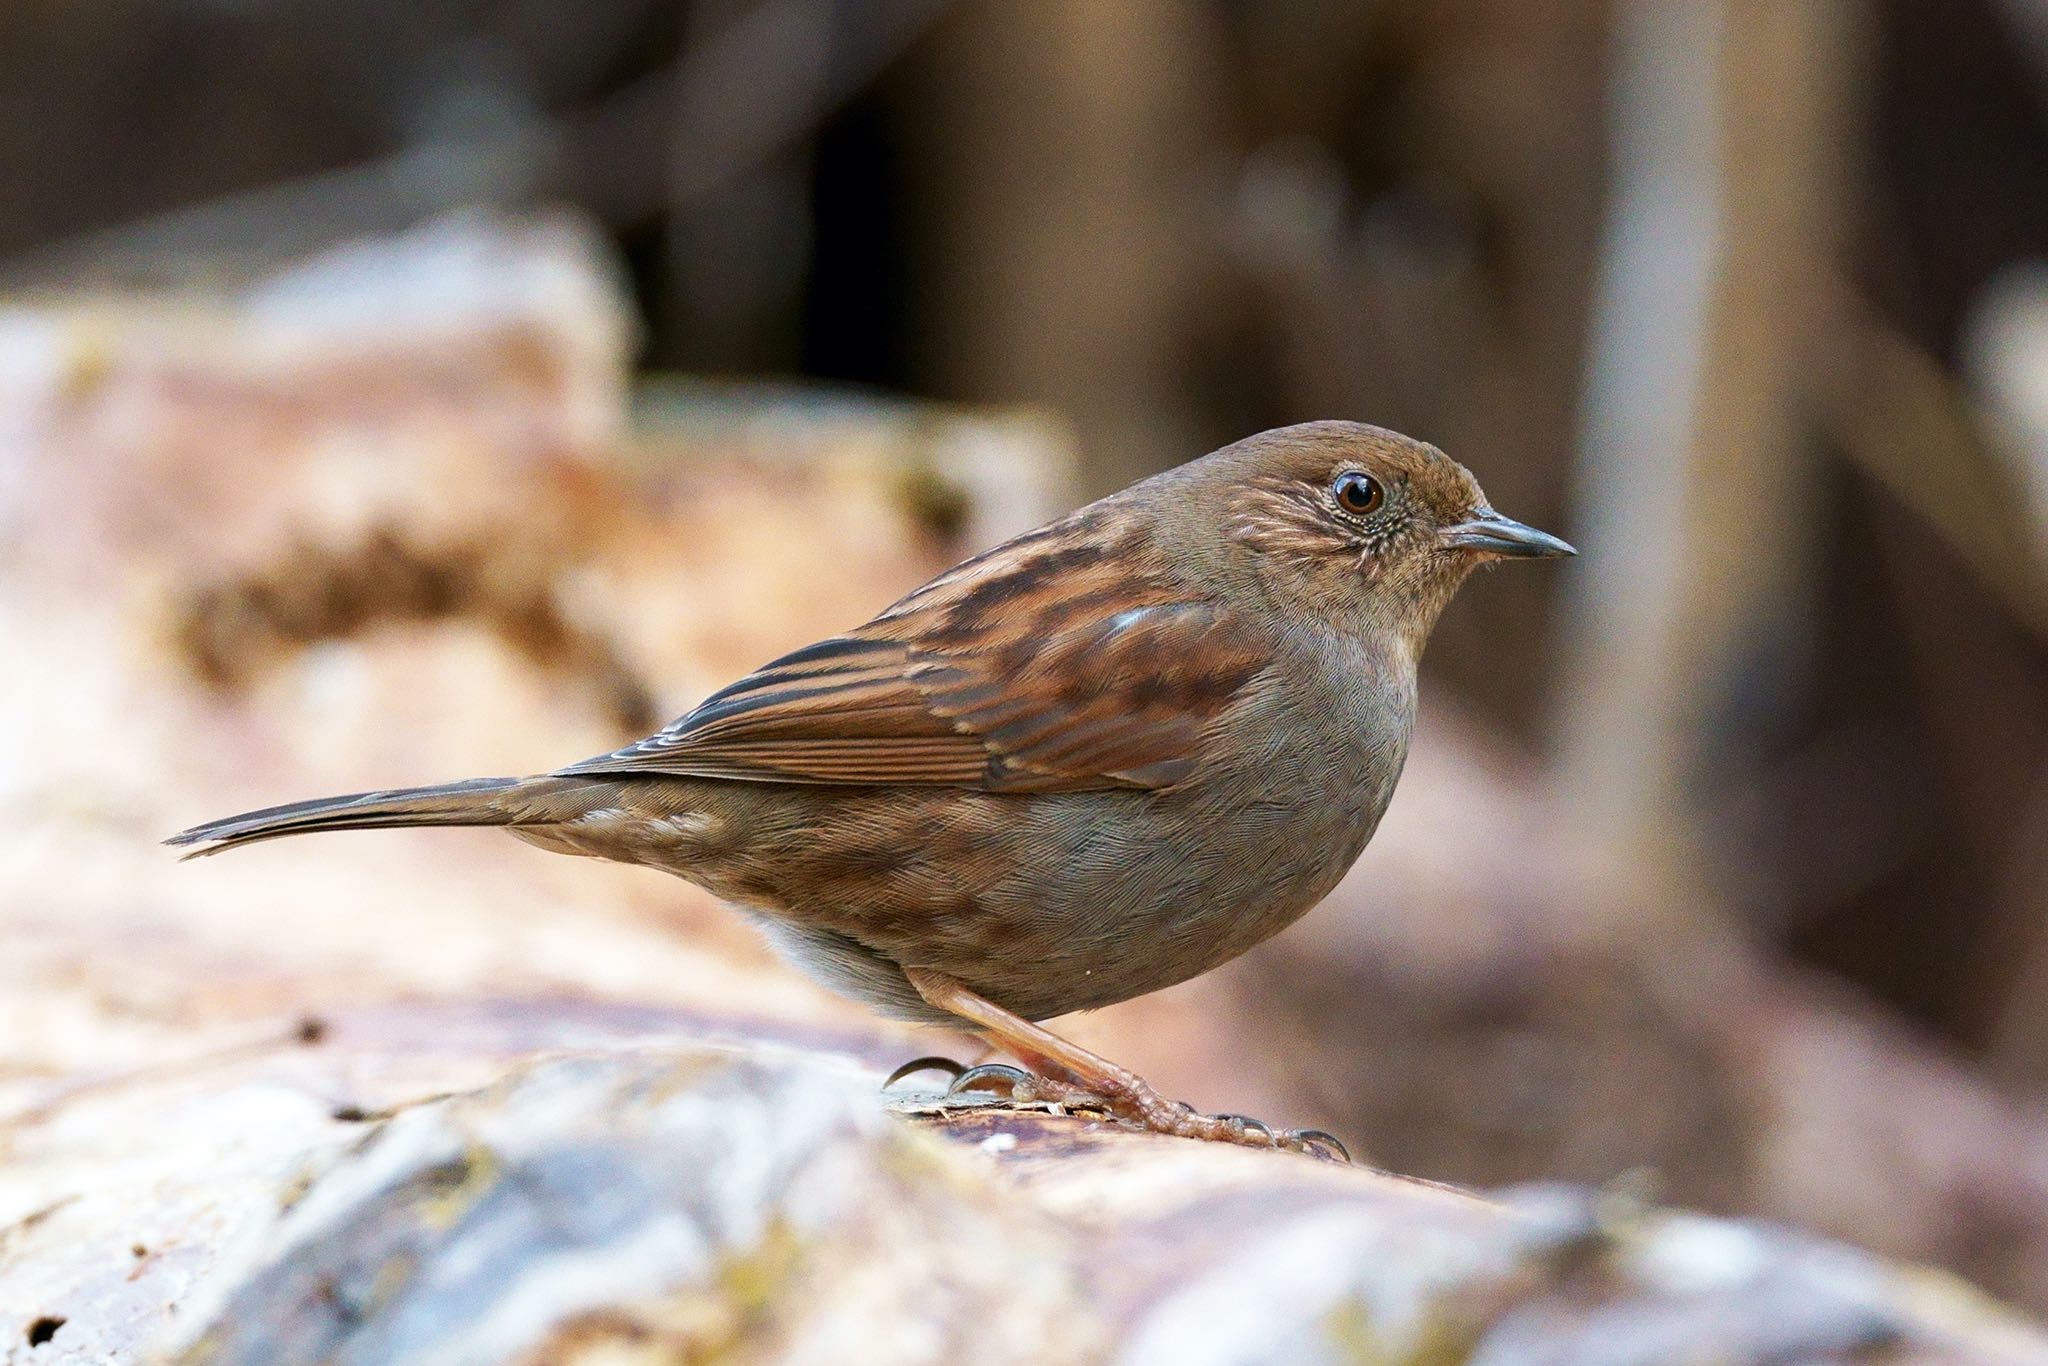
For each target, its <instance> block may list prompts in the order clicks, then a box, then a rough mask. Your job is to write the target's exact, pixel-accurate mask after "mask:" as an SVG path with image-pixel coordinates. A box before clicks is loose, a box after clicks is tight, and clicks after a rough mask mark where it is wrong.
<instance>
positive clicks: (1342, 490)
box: [1330, 470, 1387, 517]
mask: <svg viewBox="0 0 2048 1366" xmlns="http://www.w3.org/2000/svg"><path fill="white" fill-rule="evenodd" d="M1330 492H1331V494H1332V495H1333V496H1335V498H1336V499H1337V506H1338V507H1340V508H1343V509H1344V510H1345V511H1346V512H1348V513H1350V514H1351V515H1352V516H1354V517H1363V516H1365V515H1366V514H1367V513H1369V512H1378V511H1379V508H1380V504H1381V503H1384V502H1385V501H1387V491H1386V490H1385V489H1383V488H1381V487H1380V481H1379V480H1377V479H1375V478H1373V477H1372V476H1371V475H1369V474H1361V473H1359V472H1358V471H1357V470H1346V471H1344V473H1342V474H1340V475H1338V476H1337V482H1336V483H1334V484H1332V485H1331V486H1330Z"/></svg>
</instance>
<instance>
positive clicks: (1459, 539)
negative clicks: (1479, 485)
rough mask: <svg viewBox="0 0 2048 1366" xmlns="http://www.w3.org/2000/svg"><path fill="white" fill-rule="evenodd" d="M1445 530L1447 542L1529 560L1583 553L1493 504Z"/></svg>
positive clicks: (1444, 537) (1463, 547) (1465, 548)
mask: <svg viewBox="0 0 2048 1366" xmlns="http://www.w3.org/2000/svg"><path fill="white" fill-rule="evenodd" d="M1441 534H1442V536H1443V542H1444V544H1445V545H1453V546H1457V547H1459V548H1460V549H1462V550H1476V551H1478V552H1480V553H1481V554H1484V555H1501V556H1506V557H1510V558H1514V559H1524V560H1529V559H1548V558H1549V557H1551V556H1553V555H1576V554H1578V553H1579V552H1578V551H1576V550H1574V549H1572V548H1571V546H1570V545H1568V544H1566V543H1565V542H1564V541H1561V540H1559V539H1558V538H1557V537H1555V536H1553V535H1551V534H1550V533H1549V532H1547V531H1538V530H1537V529H1536V528H1535V527H1533V526H1528V525H1525V524H1524V523H1521V522H1518V521H1516V520H1515V519H1514V518H1512V517H1503V516H1501V515H1500V514H1499V513H1498V512H1495V511H1494V510H1493V509H1492V508H1481V509H1480V510H1479V511H1478V512H1476V513H1474V514H1473V515H1472V517H1471V519H1470V520H1469V521H1464V522H1459V523H1458V524H1457V525H1456V526H1447V527H1445V528H1444V529H1443V532H1442V533H1441Z"/></svg>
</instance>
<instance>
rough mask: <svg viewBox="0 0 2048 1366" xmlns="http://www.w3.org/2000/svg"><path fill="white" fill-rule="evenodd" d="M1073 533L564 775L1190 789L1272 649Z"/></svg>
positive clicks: (755, 678)
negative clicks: (1209, 746)
mask: <svg viewBox="0 0 2048 1366" xmlns="http://www.w3.org/2000/svg"><path fill="white" fill-rule="evenodd" d="M1070 526H1071V529H1072V532H1073V533H1074V534H1070V535H1067V536H1060V535H1057V534H1055V533H1057V532H1058V531H1060V530H1061V528H1052V529H1048V531H1047V532H1043V533H1038V534H1037V535H1035V536H1033V537H1026V538H1024V539H1022V540H1020V541H1018V542H1013V543H1011V544H1010V545H1008V546H1004V547H1000V548H998V549H997V550H996V551H992V552H990V553H989V554H988V555H985V556H982V557H980V558H979V559H977V560H973V561H969V562H968V563H967V564H965V565H962V566H961V567H959V568H957V569H955V570H952V571H950V572H949V573H948V574H946V575H944V576H942V577H940V578H939V579H936V580H934V581H933V582H932V583H930V584H928V585H926V586H925V587H924V588H921V589H919V590H918V591H917V592H915V593H913V594H911V595H910V596H909V597H907V598H905V599H904V600H903V601H902V602H900V603H898V604H897V605H896V606H895V607H892V608H891V609H890V610H889V611H887V612H885V613H883V614H882V615H881V616H880V617H877V618H876V619H875V620H874V621H871V622H869V623H868V624H867V625H865V626H862V627H860V628H858V629H857V630H854V631H851V632H849V633H847V634H846V635H843V636H835V637H833V638H831V639H829V640H824V641H820V642H819V643H817V644H815V645H812V646H809V647H807V648H805V649H801V650H797V651H795V652H794V653H792V654H788V655H784V656H783V657H782V658H780V659H778V660H776V661H774V662H773V663H771V664H768V665H766V666H765V667H763V668H761V669H760V670H758V671H756V672H755V673H753V674H750V675H748V676H747V677H746V678H743V679H741V680H740V681H739V682H737V683H734V684H733V685H732V686H731V687H729V688H726V689H725V690H723V691H722V692H719V693H718V694H716V695H714V696H713V697H711V698H709V699H707V700H706V701H705V702H704V703H703V704H702V705H701V706H699V707H698V708H697V709H696V710H694V711H692V712H691V713H689V714H688V715H687V716H684V717H683V718H682V719H681V720H679V721H677V722H675V723H674V724H673V725H671V726H669V727H668V728H667V729H665V730H663V731H661V732H660V733H658V734H656V735H652V736H649V737H648V738H647V739H645V740H642V741H640V742H639V743H637V744H634V745H629V746H627V747H626V748H625V749H622V750H618V751H616V752H615V753H612V754H607V755H602V756H600V757H598V758H595V759H591V760H587V761H585V762H584V763H580V764H576V765H573V766H571V767H569V768H566V769H563V770H561V771H562V772H563V773H565V774H608V773H618V774H625V773H641V774H677V775H688V776H695V777H716V778H734V779H742V780H751V781H761V782H810V783H880V784H938V785H948V786H958V787H973V788H980V789H984V790H987V791H993V792H1033V791H1038V792H1045V791H1078V790H1084V789H1089V788H1114V787H1132V788H1152V787H1164V786H1168V785H1170V784H1172V783H1174V782H1177V781H1179V780H1180V779H1181V778H1183V777H1185V776H1186V775H1187V774H1188V772H1189V771H1190V770H1191V769H1192V768H1193V767H1194V765H1195V763H1196V762H1197V760H1198V758H1199V756H1200V754H1201V751H1202V746H1203V742H1204V739H1205V736H1206V735H1207V733H1208V731H1209V728H1210V727H1211V726H1212V725H1213V724H1214V723H1215V721H1216V720H1217V719H1218V717H1219V716H1220V715H1221V714H1222V713H1223V711H1224V710H1225V709H1226V708H1228V707H1229V706H1230V705H1231V704H1232V702H1233V701H1234V700H1236V699H1237V698H1238V697H1239V696H1240V694H1241V693H1242V692H1243V691H1244V690H1245V688H1246V687H1247V685H1249V684H1250V683H1251V681H1252V680H1253V679H1254V678H1255V677H1256V676H1257V675H1258V673H1259V672H1260V671H1261V670H1262V669H1264V668H1265V667H1266V665H1267V662H1268V659H1269V657H1270V655H1269V651H1268V650H1267V649H1266V648H1265V647H1264V642H1263V641H1262V640H1260V639H1259V638H1258V637H1257V636H1256V635H1255V634H1254V633H1252V632H1250V631H1248V630H1246V629H1245V628H1244V627H1243V626H1242V625H1241V624H1239V623H1237V622H1235V621H1233V620H1231V619H1230V618H1229V617H1228V615H1227V614H1226V613H1225V612H1224V611H1223V610H1222V609H1221V608H1219V607H1217V606H1214V605H1212V604H1211V603H1209V602H1207V601H1203V600H1200V599H1198V598H1195V597H1194V596H1192V595H1190V594H1189V593H1188V592H1187V591H1186V590H1185V589H1184V588H1181V587H1179V586H1177V585H1175V584H1173V583H1172V582H1170V581H1169V580H1167V579H1165V578H1164V577H1145V576H1138V575H1133V574H1131V573H1130V572H1129V569H1128V566H1129V564H1130V562H1131V561H1130V557H1129V556H1128V555H1127V554H1125V553H1121V551H1122V548H1121V547H1097V546H1096V545H1095V543H1094V542H1092V541H1090V540H1089V539H1088V538H1087V537H1086V536H1085V534H1082V533H1085V532H1086V530H1087V527H1086V525H1085V524H1070ZM1090 550H1093V551H1094V552H1095V553H1093V554H1087V553H1083V552H1086V551H1090Z"/></svg>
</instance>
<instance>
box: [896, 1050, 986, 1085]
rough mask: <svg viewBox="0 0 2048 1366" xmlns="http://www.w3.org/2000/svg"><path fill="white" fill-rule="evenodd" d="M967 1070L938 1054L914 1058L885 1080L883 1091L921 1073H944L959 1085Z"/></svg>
mask: <svg viewBox="0 0 2048 1366" xmlns="http://www.w3.org/2000/svg"><path fill="white" fill-rule="evenodd" d="M966 1070H967V1068H966V1067H965V1066H963V1065H962V1064H960V1063H957V1062H954V1061H953V1060H952V1059H951V1058H942V1057H940V1056H938V1055H937V1054H932V1055H931V1056H929V1057H923V1058H912V1059H911V1060H910V1061H909V1062H907V1063H904V1064H903V1066H901V1067H899V1068H897V1069H896V1070H895V1071H894V1072H891V1073H890V1074H889V1075H888V1076H887V1077H886V1078H884V1079H883V1081H882V1089H883V1090H884V1091H886V1090H888V1089H889V1088H890V1087H892V1086H894V1085H895V1084H896V1083H897V1082H899V1081H902V1080H903V1079H904V1078H905V1077H914V1076H916V1075H917V1074H918V1073H919V1072H944V1073H945V1074H946V1078H947V1080H948V1081H949V1082H952V1083H957V1082H958V1081H959V1079H960V1074H961V1073H963V1072H965V1071H966Z"/></svg>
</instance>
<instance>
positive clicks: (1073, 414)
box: [911, 0, 1220, 493]
mask: <svg viewBox="0 0 2048 1366" xmlns="http://www.w3.org/2000/svg"><path fill="white" fill-rule="evenodd" d="M1215 22H1216V17H1215V15H1214V14H1213V12H1212V11H1211V10H1210V7H1209V6H1207V5H1201V4H1196V3H1193V0H1117V3H1114V4H1109V3H1102V0H977V3H975V4H971V5H962V6H960V7H958V8H957V9H956V10H955V11H954V13H953V14H952V15H951V16H950V17H949V18H948V19H947V20H946V21H945V22H944V23H942V24H941V25H940V26H939V29H938V32H937V34H936V35H935V37H936V38H937V41H936V42H935V43H933V44H932V46H931V48H930V49H929V50H928V64H927V68H926V69H927V73H928V76H929V80H930V85H931V87H932V89H931V91H930V96H931V99H932V102H933V103H934V105H935V106H936V107H937V108H938V109H940V110H942V111H943V113H942V116H941V117H940V118H938V119H935V120H930V121H927V124H926V126H923V127H920V128H917V129H913V130H912V133H911V135H912V136H913V137H914V138H916V139H917V140H918V143H919V146H918V148H917V151H918V157H919V160H920V162H921V163H922V168H921V170H920V171H919V173H918V174H919V178H920V180H921V182H922V184H923V186H924V187H925V190H924V193H925V194H926V195H927V196H929V198H930V199H931V201H932V203H933V210H934V217H935V219H936V220H937V221H936V223H935V224H934V226H933V228H932V238H931V240H930V241H929V242H928V243H926V244H924V246H925V251H924V257H925V261H926V267H925V268H926V270H927V272H928V278H929V280H930V288H929V291H928V297H927V299H926V300H925V321H924V324H923V328H922V331H923V333H924V335H925V336H926V337H927V338H929V339H930V340H929V343H928V345H929V351H928V353H927V354H926V355H925V356H924V357H923V358H922V364H923V365H924V367H925V368H926V370H927V371H929V372H930V373H932V374H933V375H934V377H935V378H936V379H937V381H938V383H939V385H940V387H941V388H942V389H944V390H945V391H947V392H949V393H952V394H954V395H957V396H959V397H962V398H968V399H974V400H981V401H1025V402H1032V403H1042V404H1045V405H1047V406H1048V407H1050V408H1052V409H1054V410H1055V411H1056V412H1057V413H1059V414H1060V415H1061V416H1063V417H1065V418H1067V419H1069V420H1071V421H1072V422H1073V423H1074V424H1075V427H1076V432H1077V435H1078V437H1079V438H1080V443H1081V447H1082V451H1083V457H1084V460H1085V468H1084V470H1083V479H1084V482H1085V483H1086V484H1087V485H1088V486H1089V490H1088V491H1090V492H1096V493H1100V492H1106V491H1107V490H1109V489H1111V488H1114V487H1116V486H1118V485H1120V484H1123V483H1126V482H1128V481H1130V480H1131V479H1133V478H1136V477H1138V476H1139V475H1143V474H1149V473H1151V472H1152V471H1154V470H1156V469H1159V468H1161V467H1162V466H1164V465H1168V464H1172V463H1175V462H1176V461H1179V460H1184V459H1186V458H1188V456H1190V455H1192V454H1195V453H1196V452H1198V451H1199V450H1200V449H1201V442H1202V437H1203V435H1204V434H1203V433H1199V432H1195V431H1192V430H1190V429H1189V428H1190V424H1189V421H1188V417H1187V411H1188V408H1189V403H1188V396H1187V395H1186V394H1185V393H1183V392H1181V386H1182V384H1183V383H1184V381H1183V374H1184V370H1185V365H1184V362H1185V357H1184V355H1183V354H1182V348H1183V347H1184V345H1185V337H1186V333H1187V329H1188V322H1189V319H1190V317H1191V311H1192V310H1193V308H1194V307H1195V306H1196V304H1195V297H1194V296H1195V293H1196V291H1197V289H1198V288H1199V284H1200V281H1201V280H1202V279H1203V270H1202V263H1203V261H1204V259H1205V255H1206V253H1208V252H1210V251H1212V250H1213V249H1214V248H1213V243H1214V233H1213V227H1212V224H1211V221H1210V218H1209V216H1208V215H1207V214H1205V213H1204V212H1203V209H1204V204H1203V202H1202V201H1201V199H1200V198H1199V192H1200V190H1201V188H1202V186H1203V185H1204V184H1205V183H1206V182H1207V180H1208V179H1209V178H1210V177H1212V176H1214V175H1215V174H1216V173H1217V172H1216V168H1215V166H1214V164H1213V160H1214V151H1215V147H1214V142H1213V139H1212V138H1211V137H1210V135H1209V133H1210V128H1211V126H1212V124H1213V121H1214V118H1213V111H1214V109H1215V107H1216V102H1215V98H1214V91H1215V85H1216V81H1217V79H1218V76H1217V72H1218V69H1219V65H1220V60H1219V55H1218V51H1217V48H1218V39H1217V38H1216V36H1215V34H1214V32H1213V28H1212V26H1213V25H1214V23H1215Z"/></svg>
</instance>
